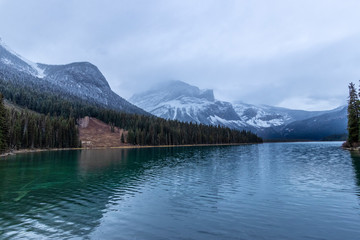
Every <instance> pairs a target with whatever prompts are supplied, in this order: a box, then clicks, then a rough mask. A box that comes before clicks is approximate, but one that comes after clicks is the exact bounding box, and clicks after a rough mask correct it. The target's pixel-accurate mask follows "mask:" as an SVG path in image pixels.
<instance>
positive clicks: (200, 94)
mask: <svg viewBox="0 0 360 240" xmlns="http://www.w3.org/2000/svg"><path fill="white" fill-rule="evenodd" d="M129 101H130V102H132V103H133V104H135V105H137V106H139V107H141V108H143V109H144V110H146V111H148V112H150V113H152V114H154V115H156V116H158V117H162V118H166V119H176V120H179V121H186V122H194V123H202V124H212V125H218V124H220V125H222V126H227V127H230V128H235V129H245V130H251V131H253V132H255V133H256V134H258V135H259V136H261V137H264V138H267V139H285V138H286V139H309V140H311V139H312V140H320V139H322V138H324V137H326V136H329V135H332V134H344V133H346V121H347V117H346V107H340V108H337V109H334V110H331V111H302V110H292V109H286V108H280V107H272V106H267V105H252V104H247V103H242V102H235V103H234V104H231V103H229V102H224V101H219V100H216V99H215V97H214V94H213V91H212V90H200V89H199V88H197V87H195V86H191V85H189V84H187V83H184V82H181V81H169V82H167V83H164V84H161V85H159V86H156V87H154V88H153V89H151V90H149V91H146V92H144V93H140V94H135V95H134V96H132V97H131V98H130V99H129ZM344 109H345V110H344ZM327 114H328V115H329V114H330V115H329V116H331V117H329V116H328V117H326V116H327ZM308 119H313V120H315V121H318V123H320V125H321V123H323V124H324V126H325V125H326V126H327V127H328V128H329V129H328V130H326V129H322V130H320V129H321V127H318V128H313V127H311V124H307V122H306V120H308ZM302 127H303V128H302ZM310 129H311V133H312V134H311V138H306V135H304V134H301V133H305V132H306V131H308V132H309V131H310ZM334 129H335V130H334ZM308 136H310V135H308Z"/></svg>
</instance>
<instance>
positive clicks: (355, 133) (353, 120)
mask: <svg viewBox="0 0 360 240" xmlns="http://www.w3.org/2000/svg"><path fill="white" fill-rule="evenodd" d="M348 104H349V105H348V132H349V136H348V142H349V144H353V143H355V142H358V141H359V98H358V94H357V92H356V89H355V84H354V83H350V84H349V101H348Z"/></svg>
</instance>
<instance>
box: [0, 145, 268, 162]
mask: <svg viewBox="0 0 360 240" xmlns="http://www.w3.org/2000/svg"><path fill="white" fill-rule="evenodd" d="M250 144H261V143H221V144H183V145H123V146H116V147H91V148H89V147H84V148H82V147H80V148H34V149H19V150H13V151H9V152H5V153H2V154H0V159H2V158H6V157H7V156H14V155H16V154H22V153H35V152H52V151H71V150H98V149H136V148H169V147H171V148H173V147H211V146H241V145H250Z"/></svg>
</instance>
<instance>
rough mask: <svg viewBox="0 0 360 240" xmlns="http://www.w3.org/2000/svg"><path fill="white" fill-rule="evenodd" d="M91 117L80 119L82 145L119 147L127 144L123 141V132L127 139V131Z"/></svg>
mask: <svg viewBox="0 0 360 240" xmlns="http://www.w3.org/2000/svg"><path fill="white" fill-rule="evenodd" d="M111 128H112V127H111V126H110V125H108V124H106V123H104V122H102V121H100V120H98V119H96V118H91V117H85V118H81V119H80V120H79V135H80V136H79V137H80V141H81V145H82V147H85V148H95V147H96V148H98V147H119V146H124V145H127V144H126V143H121V134H124V139H125V140H126V137H127V131H124V129H119V128H117V127H113V131H111Z"/></svg>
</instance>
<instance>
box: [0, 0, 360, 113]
mask: <svg viewBox="0 0 360 240" xmlns="http://www.w3.org/2000/svg"><path fill="white" fill-rule="evenodd" d="M359 12H360V1H359V0H339V1H334V0H311V1H308V0H301V1H300V0H297V1H295V0H294V1H291V0H271V1H269V0H252V1H248V0H244V1H242V0H234V1H232V0H188V1H187V0H179V1H177V0H163V1H161V0H139V1H137V0H129V1H122V0H112V1H110V0H99V1H91V0H73V1H71V0H66V1H64V0H32V1H29V0H22V1H21V0H0V37H1V38H2V40H3V41H4V42H5V43H6V44H7V45H8V46H9V47H10V48H12V49H13V50H14V51H16V52H18V53H19V54H21V55H22V56H24V57H25V58H27V59H29V60H32V61H35V62H41V63H48V64H65V63H70V62H74V61H88V62H91V63H93V64H95V65H96V66H97V67H98V68H99V69H100V71H101V72H102V73H103V74H104V75H105V77H106V78H107V80H108V81H109V84H110V86H111V88H112V89H113V90H114V91H115V92H116V93H118V94H119V95H120V96H122V97H124V98H129V97H131V95H132V94H134V93H136V92H140V91H143V90H146V89H147V88H148V87H150V86H151V85H153V84H156V83H158V82H161V81H165V80H182V81H184V82H187V83H189V84H192V85H195V86H198V87H200V88H209V89H214V93H215V97H216V98H217V99H220V100H226V101H231V102H233V101H243V102H246V103H254V104H263V103H264V104H269V105H276V106H282V107H288V108H295V109H307V110H324V109H331V108H335V107H337V106H339V105H342V104H345V103H346V99H347V95H348V92H347V91H348V90H347V85H348V83H349V82H351V81H352V82H356V83H358V80H359V79H360V14H359Z"/></svg>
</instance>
